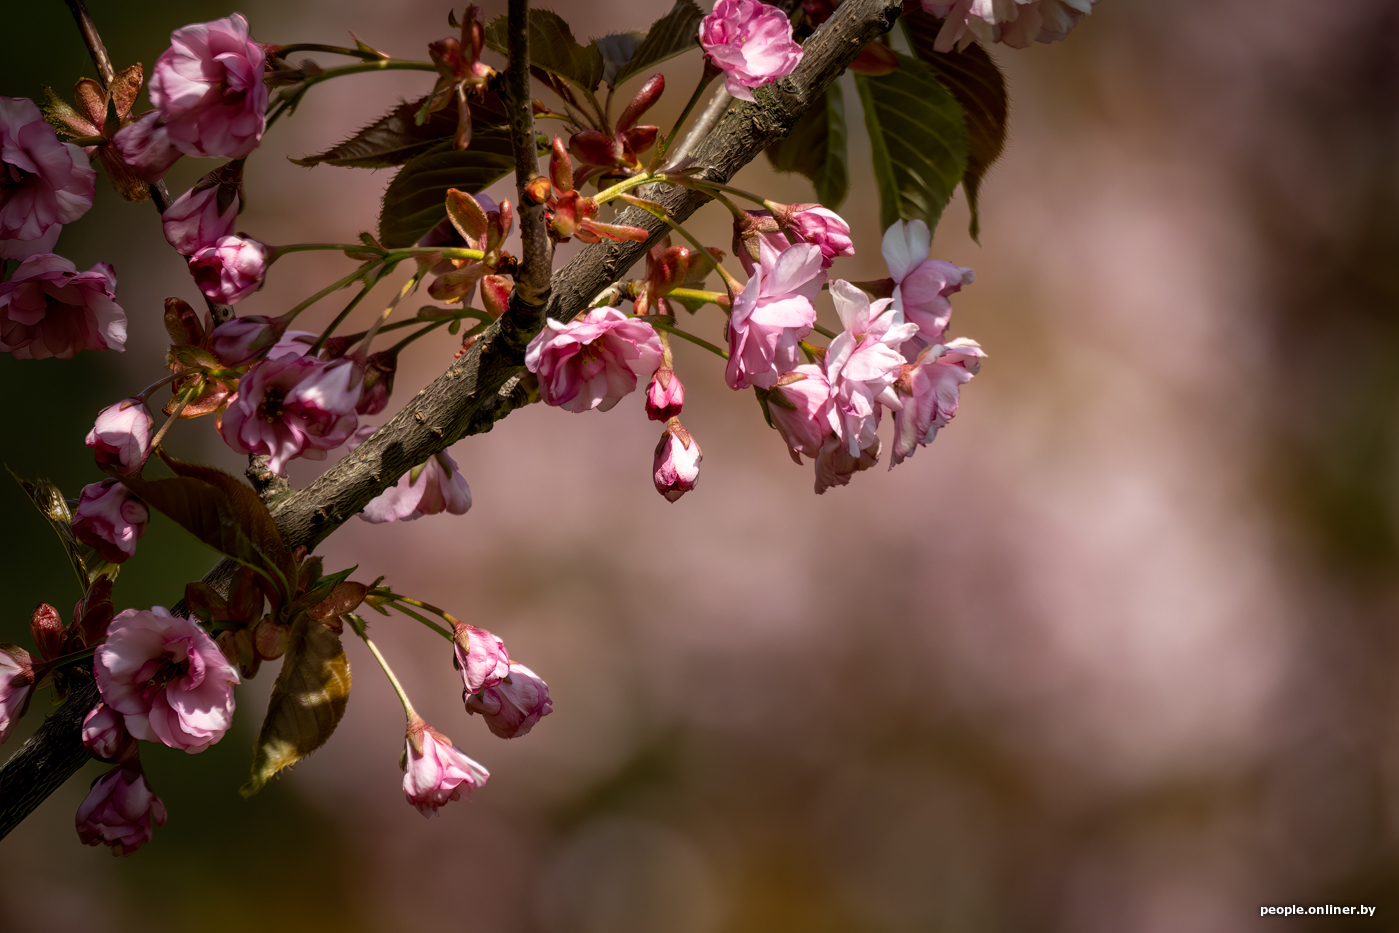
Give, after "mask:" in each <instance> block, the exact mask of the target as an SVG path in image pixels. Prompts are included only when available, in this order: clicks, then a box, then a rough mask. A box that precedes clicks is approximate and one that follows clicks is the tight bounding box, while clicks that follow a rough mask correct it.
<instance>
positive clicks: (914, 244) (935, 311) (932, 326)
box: [879, 220, 976, 359]
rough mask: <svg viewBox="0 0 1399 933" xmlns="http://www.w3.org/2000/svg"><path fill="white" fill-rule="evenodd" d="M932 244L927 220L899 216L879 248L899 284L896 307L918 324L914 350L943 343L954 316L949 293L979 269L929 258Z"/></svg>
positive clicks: (969, 279)
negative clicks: (903, 219) (909, 219)
mask: <svg viewBox="0 0 1399 933" xmlns="http://www.w3.org/2000/svg"><path fill="white" fill-rule="evenodd" d="M931 245H932V234H931V233H930V232H929V231H928V225H927V224H925V223H923V221H921V220H913V221H902V220H900V221H897V222H896V223H894V224H893V225H892V226H891V227H889V229H888V230H885V231H884V242H883V243H882V244H881V245H880V248H879V251H880V253H881V254H883V256H884V262H885V263H886V264H888V266H889V275H890V277H891V278H893V280H894V282H895V284H896V287H895V288H894V308H895V309H896V310H898V311H902V312H903V316H904V320H906V321H909V322H910V323H913V324H917V325H918V330H919V344H918V345H917V347H916V348H915V349H914V353H915V354H916V353H917V351H918V350H921V349H922V348H923V347H924V346H931V345H932V344H937V343H942V340H943V335H944V333H946V331H947V324H948V322H949V321H950V320H951V319H952V302H951V301H950V300H949V297H950V296H951V295H953V294H955V293H956V292H959V291H961V290H962V286H963V285H970V284H971V283H972V282H974V281H976V273H974V272H973V271H972V270H970V269H966V268H963V267H962V266H958V265H953V264H952V263H950V262H944V261H943V260H941V259H929V258H928V250H929V248H930V247H931ZM909 358H910V359H912V356H910V357H909Z"/></svg>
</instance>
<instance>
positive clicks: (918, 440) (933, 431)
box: [889, 337, 986, 470]
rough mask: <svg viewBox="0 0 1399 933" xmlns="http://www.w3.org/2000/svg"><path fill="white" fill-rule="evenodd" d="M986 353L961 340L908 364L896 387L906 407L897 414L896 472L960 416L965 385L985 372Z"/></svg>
mask: <svg viewBox="0 0 1399 933" xmlns="http://www.w3.org/2000/svg"><path fill="white" fill-rule="evenodd" d="M985 356H986V354H985V353H983V352H982V350H981V346H980V345H979V344H978V343H977V342H976V341H975V340H968V339H966V338H965V337H958V338H957V339H955V340H949V341H948V342H947V344H946V345H945V346H944V345H942V344H938V345H937V346H933V347H930V348H928V349H927V350H925V351H924V352H923V354H922V355H921V356H920V357H919V358H918V360H917V361H916V362H914V363H912V364H911V365H905V366H904V367H903V369H902V371H901V372H900V375H899V379H898V381H897V382H896V383H895V384H894V385H895V389H896V390H897V391H898V393H899V398H900V399H901V400H902V401H903V408H902V409H900V410H899V411H898V412H896V413H895V415H894V453H893V456H891V457H890V458H889V469H891V470H892V469H893V468H894V467H895V466H897V465H898V464H899V463H901V462H902V461H903V460H904V458H906V457H911V456H913V455H914V453H916V452H917V450H918V448H919V447H920V446H921V447H926V446H928V445H929V444H931V443H932V442H933V438H934V437H936V436H937V433H938V429H939V428H942V427H946V425H947V422H949V421H951V420H952V416H953V415H955V414H957V405H958V401H959V395H960V394H961V389H962V386H964V385H966V384H967V383H968V382H970V381H971V378H972V377H973V376H975V375H976V374H977V373H978V372H980V370H981V361H982V359H983V358H985Z"/></svg>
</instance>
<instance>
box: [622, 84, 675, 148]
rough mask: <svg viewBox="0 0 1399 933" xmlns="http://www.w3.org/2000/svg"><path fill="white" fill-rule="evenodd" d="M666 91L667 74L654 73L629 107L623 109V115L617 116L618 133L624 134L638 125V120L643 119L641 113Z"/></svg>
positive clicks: (648, 108) (649, 107)
mask: <svg viewBox="0 0 1399 933" xmlns="http://www.w3.org/2000/svg"><path fill="white" fill-rule="evenodd" d="M664 91H665V75H652V76H651V77H650V78H649V79H647V81H646V83H645V84H643V85H642V86H641V90H639V91H637V92H636V96H635V97H633V98H632V99H631V103H629V104H627V109H625V110H623V111H622V115H621V116H620V117H618V118H617V133H618V135H621V134H624V133H626V132H627V130H630V129H631V128H632V127H633V126H635V125H636V121H637V120H639V119H641V115H642V114H643V113H645V112H646V111H648V110H650V109H651V107H652V105H653V104H655V103H656V101H658V100H660V98H661V94H662V93H663V92H664Z"/></svg>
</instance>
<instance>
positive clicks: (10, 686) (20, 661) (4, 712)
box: [0, 644, 34, 742]
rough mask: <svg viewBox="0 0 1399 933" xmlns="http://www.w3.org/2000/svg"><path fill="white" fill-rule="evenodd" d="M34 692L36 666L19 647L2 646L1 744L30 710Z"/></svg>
mask: <svg viewBox="0 0 1399 933" xmlns="http://www.w3.org/2000/svg"><path fill="white" fill-rule="evenodd" d="M33 692H34V664H33V662H32V661H31V660H30V657H29V652H28V651H25V650H24V649H23V648H21V647H19V646H18V645H7V644H0V742H3V741H5V740H6V739H7V738H9V737H10V730H11V729H13V728H14V727H15V723H17V722H19V718H20V717H21V716H23V715H24V711H25V710H26V709H28V708H29V699H30V696H31V695H32V694H33Z"/></svg>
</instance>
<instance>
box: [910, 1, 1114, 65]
mask: <svg viewBox="0 0 1399 933" xmlns="http://www.w3.org/2000/svg"><path fill="white" fill-rule="evenodd" d="M1097 2H1098V0H923V11H924V12H925V13H929V14H931V15H933V16H936V17H937V18H938V19H941V20H942V21H943V23H942V29H941V31H939V32H938V37H937V39H936V41H935V42H934V44H933V48H934V49H936V50H937V51H939V52H950V51H952V49H953V48H954V47H955V48H966V47H967V45H969V44H970V43H971V42H972V40H973V39H977V40H980V41H981V42H983V43H986V44H990V43H992V42H1003V43H1005V44H1006V45H1008V46H1010V47H1011V48H1013V49H1023V48H1028V47H1029V45H1030V43H1031V42H1058V41H1060V40H1062V39H1063V38H1065V37H1066V36H1068V34H1069V32H1070V31H1071V30H1072V29H1073V28H1074V27H1075V26H1077V25H1078V21H1079V20H1081V19H1083V17H1085V16H1087V15H1088V14H1089V13H1092V12H1093V4H1095V3H1097Z"/></svg>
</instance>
